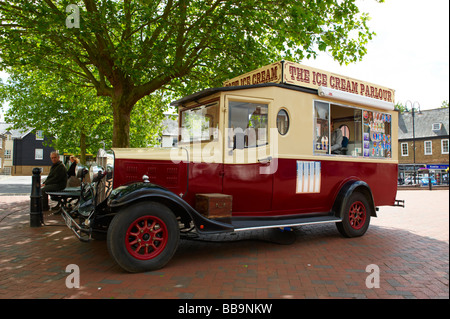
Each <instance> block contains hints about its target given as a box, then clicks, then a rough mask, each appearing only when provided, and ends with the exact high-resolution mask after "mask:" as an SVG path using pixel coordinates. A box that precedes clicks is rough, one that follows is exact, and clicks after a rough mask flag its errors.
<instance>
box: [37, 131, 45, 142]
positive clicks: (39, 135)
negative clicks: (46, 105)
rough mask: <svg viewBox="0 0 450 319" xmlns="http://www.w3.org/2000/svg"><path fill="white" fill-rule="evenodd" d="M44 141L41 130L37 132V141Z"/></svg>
mask: <svg viewBox="0 0 450 319" xmlns="http://www.w3.org/2000/svg"><path fill="white" fill-rule="evenodd" d="M43 139H44V132H43V131H41V130H39V131H36V140H43Z"/></svg>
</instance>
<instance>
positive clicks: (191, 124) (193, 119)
mask: <svg viewBox="0 0 450 319" xmlns="http://www.w3.org/2000/svg"><path fill="white" fill-rule="evenodd" d="M180 128H181V142H182V143H183V142H210V141H214V140H217V139H218V135H219V134H218V129H219V103H218V102H215V103H211V104H208V105H202V106H198V107H194V108H191V109H187V110H184V111H182V112H181V122H180Z"/></svg>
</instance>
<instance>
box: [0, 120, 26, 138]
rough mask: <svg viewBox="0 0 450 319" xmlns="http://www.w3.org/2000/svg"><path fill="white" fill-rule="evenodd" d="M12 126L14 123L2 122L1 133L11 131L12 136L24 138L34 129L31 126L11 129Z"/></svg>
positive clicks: (0, 125) (0, 124)
mask: <svg viewBox="0 0 450 319" xmlns="http://www.w3.org/2000/svg"><path fill="white" fill-rule="evenodd" d="M12 126H13V125H12V124H8V123H5V122H0V134H6V133H10V134H11V137H12V138H23V137H25V136H26V135H27V134H28V133H30V132H31V131H32V130H33V129H32V128H29V127H28V128H26V129H11V127H12Z"/></svg>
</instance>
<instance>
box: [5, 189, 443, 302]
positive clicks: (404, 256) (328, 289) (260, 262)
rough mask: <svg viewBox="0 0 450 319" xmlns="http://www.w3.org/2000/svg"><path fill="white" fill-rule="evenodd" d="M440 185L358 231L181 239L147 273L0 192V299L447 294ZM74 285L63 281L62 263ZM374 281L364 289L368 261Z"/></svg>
mask: <svg viewBox="0 0 450 319" xmlns="http://www.w3.org/2000/svg"><path fill="white" fill-rule="evenodd" d="M448 195H449V192H448V190H440V191H434V190H433V191H427V190H421V191H400V192H399V194H398V196H397V198H399V199H405V200H406V205H407V206H406V208H396V207H383V208H381V209H380V211H379V213H378V215H379V217H378V218H375V219H372V223H371V227H370V228H369V231H368V232H367V234H366V235H365V236H364V237H360V238H354V239H345V238H342V237H341V236H340V235H339V233H338V232H337V230H336V228H335V226H334V225H333V224H325V225H314V226H313V225H311V226H303V227H299V228H296V229H295V231H294V233H293V235H294V236H295V242H294V243H293V244H291V245H280V244H276V243H274V242H273V237H272V233H271V232H268V231H258V232H257V231H253V232H245V233H238V234H236V235H227V236H210V237H208V238H204V239H206V240H205V241H193V240H182V241H181V245H180V247H179V249H178V251H177V253H176V255H175V256H174V258H173V259H172V261H171V262H170V263H169V264H168V265H167V266H166V267H165V268H163V269H161V270H159V271H155V272H147V273H140V274H129V273H126V272H123V271H122V270H121V269H120V268H119V267H118V266H117V265H116V264H115V263H114V261H113V260H112V259H111V258H110V256H109V255H108V253H107V249H106V242H103V241H97V242H92V243H89V244H86V243H81V242H79V241H78V240H77V239H76V238H74V236H73V235H72V233H71V231H70V230H68V229H67V228H66V227H65V226H60V224H62V221H61V220H60V217H56V219H55V217H54V216H46V217H45V220H46V223H47V224H48V226H45V227H41V228H30V227H29V196H10V197H6V196H0V298H7V299H12V298H51V299H53V298H57V299H59V298H170V299H180V298H183V299H191V298H194V299H197V298H214V299H216V298H217V299H222V298H227V299H228V298H255V299H259V298H277V299H278V298H280V299H281V298H288V299H289V298H296V299H297V298H362V299H365V298H370V299H372V298H387V299H392V298H401V299H403V298H409V299H416V298H420V299H422V298H423V299H428V298H449V292H448V282H449V277H448V275H449V264H448V262H449V200H448ZM69 264H76V265H78V266H79V268H80V275H81V276H80V277H81V282H80V285H81V287H80V288H78V289H77V288H72V289H68V288H67V287H66V284H65V283H66V278H67V276H68V275H69V273H66V271H65V269H66V266H67V265H69ZM371 264H375V265H377V266H378V267H379V269H380V288H371V289H369V288H367V287H366V279H367V277H368V276H369V275H370V274H371V273H370V272H366V267H367V266H368V265H371Z"/></svg>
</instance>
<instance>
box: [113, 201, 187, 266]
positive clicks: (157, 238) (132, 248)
mask: <svg viewBox="0 0 450 319" xmlns="http://www.w3.org/2000/svg"><path fill="white" fill-rule="evenodd" d="M179 240H180V231H179V227H178V222H177V219H176V217H175V215H174V214H173V213H172V211H170V209H168V208H167V207H166V206H164V205H162V204H159V203H155V202H141V203H137V204H135V205H132V206H129V207H126V208H124V209H123V210H122V211H121V212H119V213H118V214H117V215H116V216H115V217H114V218H113V220H112V222H111V224H110V226H109V229H108V235H107V245H108V251H109V253H110V254H111V256H112V257H113V258H114V259H115V260H116V262H117V263H118V264H119V266H121V267H122V268H123V269H125V270H126V271H129V272H140V271H151V270H156V269H159V268H162V267H164V266H165V265H166V264H167V263H168V262H169V260H170V259H171V258H172V256H173V255H174V254H175V251H176V250H177V247H178V243H179Z"/></svg>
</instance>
